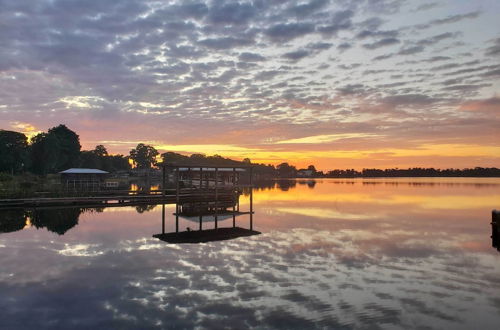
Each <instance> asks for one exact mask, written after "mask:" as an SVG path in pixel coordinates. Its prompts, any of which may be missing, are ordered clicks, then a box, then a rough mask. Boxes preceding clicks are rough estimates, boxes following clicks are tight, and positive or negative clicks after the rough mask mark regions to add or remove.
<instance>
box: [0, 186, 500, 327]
mask: <svg viewBox="0 0 500 330" xmlns="http://www.w3.org/2000/svg"><path fill="white" fill-rule="evenodd" d="M253 198H254V211H255V215H254V218H253V221H254V229H255V230H258V231H260V232H262V234H261V235H257V236H252V237H242V238H238V239H234V240H227V241H219V242H211V243H204V244H166V243H165V242H162V241H160V240H158V239H156V238H153V237H152V235H153V234H157V233H160V232H161V218H162V214H161V212H162V206H161V205H159V206H155V207H150V208H149V209H145V208H138V209H136V208H135V207H121V208H106V209H102V210H97V211H96V210H86V211H82V210H71V209H69V210H68V209H66V210H62V211H50V212H45V213H44V214H42V215H38V216H37V218H36V219H35V218H33V217H32V216H30V215H29V214H28V216H26V215H24V214H23V213H22V212H17V213H16V212H5V211H3V212H0V225H1V227H0V229H1V231H2V232H0V265H1V266H0V328H1V329H89V328H96V329H97V328H99V329H101V328H102V329H129V328H130V329H138V328H140V329H144V328H152V327H158V328H186V329H191V328H213V329H223V328H231V329H235V328H237V329H244V328H262V329H267V328H276V329H312V328H324V329H336V328H339V329H352V328H363V329H365V328H370V329H371V328H375V329H377V328H383V329H399V328H406V329H407V328H434V329H498V327H499V324H500V252H499V251H497V250H496V249H495V248H493V247H492V242H491V225H490V222H491V210H492V209H494V208H497V209H498V208H500V179H490V178H488V179H483V178H474V179H473V178H416V179H411V178H398V179H372V180H366V179H365V180H363V179H324V180H316V181H307V180H296V181H285V182H281V183H276V184H273V185H269V186H268V187H266V188H261V189H255V190H254V193H253ZM240 200H241V208H242V209H244V208H248V196H242V197H241V199H240ZM173 212H174V206H173V205H167V206H166V215H167V219H166V226H167V228H166V229H167V231H173V230H174V217H173V216H172V213H173ZM237 224H238V226H241V227H248V216H240V217H237ZM231 225H232V220H224V221H220V223H219V227H223V226H231ZM189 226H190V227H191V228H197V224H196V223H194V224H193V223H192V222H189V221H187V220H181V222H180V228H181V230H185V229H186V227H189ZM206 226H207V227H210V224H209V223H207V224H206Z"/></svg>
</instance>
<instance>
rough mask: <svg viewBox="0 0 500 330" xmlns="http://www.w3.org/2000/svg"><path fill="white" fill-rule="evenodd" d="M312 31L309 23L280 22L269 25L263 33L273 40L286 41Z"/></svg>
mask: <svg viewBox="0 0 500 330" xmlns="http://www.w3.org/2000/svg"><path fill="white" fill-rule="evenodd" d="M312 32H314V25H313V24H311V23H281V24H276V25H274V26H271V27H270V28H269V29H267V30H266V31H265V32H264V33H265V34H266V35H267V36H268V37H269V38H270V39H271V40H272V41H273V42H287V41H290V40H292V39H295V38H299V37H302V36H304V35H306V34H310V33H312Z"/></svg>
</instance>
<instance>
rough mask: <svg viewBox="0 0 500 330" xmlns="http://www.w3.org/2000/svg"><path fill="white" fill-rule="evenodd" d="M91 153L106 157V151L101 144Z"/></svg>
mask: <svg viewBox="0 0 500 330" xmlns="http://www.w3.org/2000/svg"><path fill="white" fill-rule="evenodd" d="M93 152H94V154H96V155H97V156H99V157H106V156H108V150H106V147H105V146H103V145H102V144H99V145H97V146H95V149H94V151H93Z"/></svg>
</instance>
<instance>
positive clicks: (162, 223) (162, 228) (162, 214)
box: [161, 203, 165, 234]
mask: <svg viewBox="0 0 500 330" xmlns="http://www.w3.org/2000/svg"><path fill="white" fill-rule="evenodd" d="M161 233H162V234H165V203H163V204H162V205H161Z"/></svg>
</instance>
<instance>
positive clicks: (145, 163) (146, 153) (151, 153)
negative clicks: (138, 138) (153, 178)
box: [130, 143, 159, 169]
mask: <svg viewBox="0 0 500 330" xmlns="http://www.w3.org/2000/svg"><path fill="white" fill-rule="evenodd" d="M158 155H159V153H158V151H157V150H156V149H155V148H154V147H152V146H149V145H145V144H143V143H139V144H138V145H137V147H135V149H132V150H130V158H131V159H132V160H133V161H134V163H135V165H136V166H137V168H139V169H148V168H151V167H152V166H155V165H156V164H157V161H156V156H158Z"/></svg>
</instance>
